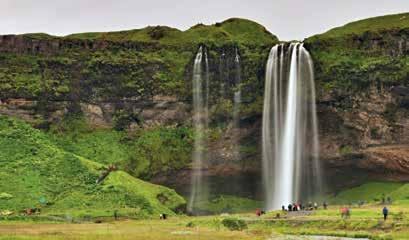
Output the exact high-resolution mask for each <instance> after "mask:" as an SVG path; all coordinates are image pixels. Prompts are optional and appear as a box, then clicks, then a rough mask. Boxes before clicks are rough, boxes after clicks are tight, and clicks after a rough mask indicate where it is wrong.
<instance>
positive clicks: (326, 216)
mask: <svg viewBox="0 0 409 240" xmlns="http://www.w3.org/2000/svg"><path fill="white" fill-rule="evenodd" d="M340 207H342V205H337V206H330V208H329V209H327V210H324V209H320V210H317V211H305V212H289V213H287V212H281V211H277V212H271V213H268V214H266V215H263V216H262V217H257V216H255V215H254V214H253V213H247V214H237V215H218V216H216V215H215V216H202V217H188V216H172V217H170V218H169V219H168V220H159V219H144V220H129V219H121V220H119V221H113V219H103V221H102V223H93V222H92V221H89V222H82V223H66V222H34V221H30V220H29V219H26V220H25V221H2V222H0V239H125V240H126V239H137V240H138V239H141V240H142V239H144V240H145V239H276V238H278V237H280V236H285V238H283V239H291V238H290V237H289V236H292V235H303V236H304V235H326V236H338V237H352V238H369V239H409V205H401V204H399V205H390V206H389V209H390V215H389V219H388V220H387V221H383V219H382V214H381V210H382V207H383V205H379V204H370V205H364V206H362V207H358V206H352V207H351V217H350V218H349V219H342V218H341V217H340V213H339V208H340ZM277 214H280V216H279V217H277ZM226 219H227V220H229V221H226ZM235 221H242V222H243V224H244V225H243V226H242V228H240V229H236V230H233V229H235V228H234V224H235ZM232 226H233V227H232Z"/></svg>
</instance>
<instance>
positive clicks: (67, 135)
mask: <svg viewBox="0 0 409 240" xmlns="http://www.w3.org/2000/svg"><path fill="white" fill-rule="evenodd" d="M48 137H49V138H50V139H52V140H53V142H54V143H55V144H56V145H57V146H59V147H60V148H61V149H64V150H65V151H67V152H71V153H73V154H76V155H78V156H82V157H85V158H87V159H92V160H93V161H96V162H98V163H101V164H106V165H108V164H114V165H116V166H117V167H119V168H120V169H123V170H126V172H128V173H130V174H132V176H135V177H139V178H143V179H145V180H149V179H150V178H151V177H152V176H155V175H156V174H158V173H161V174H166V173H168V172H171V171H174V170H180V169H183V168H186V167H187V166H188V165H190V162H191V153H192V146H193V130H192V129H191V128H190V127H186V126H177V127H176V126H157V127H153V128H149V129H140V130H138V131H135V132H133V133H132V134H129V133H127V132H126V131H118V130H115V129H94V128H92V127H91V126H89V125H88V124H87V122H86V120H85V119H83V118H82V117H70V118H66V119H65V120H63V121H61V122H59V123H56V124H53V125H52V126H51V129H50V131H48Z"/></svg>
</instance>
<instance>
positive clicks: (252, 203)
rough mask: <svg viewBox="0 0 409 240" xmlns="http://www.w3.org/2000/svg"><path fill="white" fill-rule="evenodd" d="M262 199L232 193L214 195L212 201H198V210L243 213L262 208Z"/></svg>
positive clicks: (214, 212) (217, 212)
mask: <svg viewBox="0 0 409 240" xmlns="http://www.w3.org/2000/svg"><path fill="white" fill-rule="evenodd" d="M262 206H263V204H262V202H261V201H256V200H253V199H248V198H242V197H237V196H231V195H219V196H214V197H212V198H211V199H210V201H202V202H198V203H197V210H198V211H203V212H209V213H213V214H220V213H243V212H249V211H255V209H257V208H262Z"/></svg>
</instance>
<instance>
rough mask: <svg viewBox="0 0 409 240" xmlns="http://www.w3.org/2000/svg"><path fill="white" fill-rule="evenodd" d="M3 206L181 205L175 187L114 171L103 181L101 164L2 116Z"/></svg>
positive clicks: (55, 210) (78, 210) (138, 211)
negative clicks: (166, 186) (144, 180)
mask: <svg viewBox="0 0 409 240" xmlns="http://www.w3.org/2000/svg"><path fill="white" fill-rule="evenodd" d="M0 165H1V172H0V209H1V210H10V211H13V212H15V213H18V212H20V211H22V210H24V209H26V208H34V207H41V208H42V212H43V213H46V214H54V215H59V214H72V215H75V214H77V215H82V216H85V215H89V216H112V213H113V211H114V210H118V211H121V212H126V214H128V215H130V216H135V217H143V216H147V215H149V214H156V213H161V212H166V213H169V214H172V213H173V212H175V211H178V210H180V209H182V208H183V206H184V204H185V200H184V199H183V198H182V197H180V196H179V195H177V194H176V192H175V191H173V190H171V189H168V188H165V187H162V186H158V185H154V184H150V183H147V182H143V181H141V180H138V179H135V178H133V177H131V176H130V175H128V174H127V173H125V172H122V171H114V172H112V173H111V174H110V175H109V176H108V177H107V178H106V179H105V180H104V181H103V182H102V183H100V184H97V183H96V181H97V179H98V178H99V177H100V176H101V174H102V173H103V172H104V171H105V167H104V166H103V165H101V164H98V163H95V162H92V161H90V160H88V159H86V158H83V157H80V156H78V155H75V154H73V153H70V152H67V151H65V150H62V149H61V148H59V147H57V146H56V145H55V144H54V143H53V142H52V141H51V140H50V138H49V137H48V136H47V135H46V134H44V133H42V132H40V131H39V130H36V129H33V128H32V127H31V126H29V125H27V124H25V123H23V122H21V121H19V120H14V119H10V118H7V117H3V116H0Z"/></svg>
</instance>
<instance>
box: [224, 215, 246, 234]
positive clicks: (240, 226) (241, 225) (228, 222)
mask: <svg viewBox="0 0 409 240" xmlns="http://www.w3.org/2000/svg"><path fill="white" fill-rule="evenodd" d="M222 224H223V226H225V227H226V228H228V229H229V230H230V231H241V230H244V229H247V224H246V222H245V221H244V220H242V219H237V218H225V219H223V221H222Z"/></svg>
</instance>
